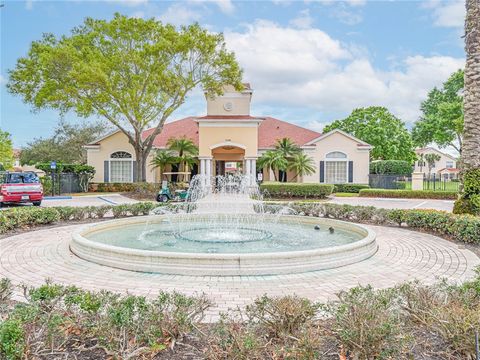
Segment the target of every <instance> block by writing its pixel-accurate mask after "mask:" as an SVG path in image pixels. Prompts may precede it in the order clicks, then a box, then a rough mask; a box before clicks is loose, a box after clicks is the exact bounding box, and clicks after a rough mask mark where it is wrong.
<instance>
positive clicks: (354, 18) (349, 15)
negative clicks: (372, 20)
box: [331, 3, 363, 25]
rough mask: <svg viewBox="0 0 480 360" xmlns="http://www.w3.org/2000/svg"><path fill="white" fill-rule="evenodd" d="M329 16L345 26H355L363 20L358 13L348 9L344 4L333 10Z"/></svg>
mask: <svg viewBox="0 0 480 360" xmlns="http://www.w3.org/2000/svg"><path fill="white" fill-rule="evenodd" d="M331 16H332V17H334V18H336V19H338V20H339V21H340V22H341V23H344V24H346V25H357V24H359V23H361V22H362V20H363V16H362V15H361V14H360V13H359V12H358V11H352V10H350V9H348V8H347V7H346V6H345V4H344V3H341V4H340V5H339V6H337V7H336V8H334V9H333V10H332V12H331Z"/></svg>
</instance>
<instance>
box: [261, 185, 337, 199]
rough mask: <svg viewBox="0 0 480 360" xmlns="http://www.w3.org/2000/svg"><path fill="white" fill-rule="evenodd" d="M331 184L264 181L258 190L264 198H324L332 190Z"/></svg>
mask: <svg viewBox="0 0 480 360" xmlns="http://www.w3.org/2000/svg"><path fill="white" fill-rule="evenodd" d="M333 188H334V186H333V185H327V184H306V183H282V182H268V181H267V182H264V183H261V184H260V191H261V192H262V193H263V194H264V196H265V198H268V199H271V198H274V199H299V198H304V199H309V198H315V199H325V198H327V196H329V195H331V194H332V192H333Z"/></svg>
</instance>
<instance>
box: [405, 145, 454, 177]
mask: <svg viewBox="0 0 480 360" xmlns="http://www.w3.org/2000/svg"><path fill="white" fill-rule="evenodd" d="M415 153H416V154H417V155H420V154H424V155H426V154H437V155H439V156H440V160H439V161H436V162H435V167H434V168H432V174H433V173H438V171H439V170H442V169H445V168H446V167H447V161H453V167H454V168H456V161H455V160H453V159H452V158H451V157H449V156H447V155H445V154H443V153H441V152H439V151H435V150H432V149H417V150H415ZM419 157H420V156H419ZM419 160H420V159H418V160H416V161H415V169H414V172H421V173H424V174H428V164H427V162H426V161H425V160H424V162H425V166H423V167H420V166H419V165H418V162H419Z"/></svg>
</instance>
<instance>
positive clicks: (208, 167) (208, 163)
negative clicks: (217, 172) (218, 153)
mask: <svg viewBox="0 0 480 360" xmlns="http://www.w3.org/2000/svg"><path fill="white" fill-rule="evenodd" d="M205 163H206V170H207V172H206V175H207V185H210V181H211V179H210V178H211V177H212V159H206V160H205Z"/></svg>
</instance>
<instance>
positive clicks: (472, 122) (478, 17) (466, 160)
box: [461, 0, 480, 171]
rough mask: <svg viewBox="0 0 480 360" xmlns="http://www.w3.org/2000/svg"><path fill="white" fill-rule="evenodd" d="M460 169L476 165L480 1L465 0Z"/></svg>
mask: <svg viewBox="0 0 480 360" xmlns="http://www.w3.org/2000/svg"><path fill="white" fill-rule="evenodd" d="M466 8H467V16H466V19H465V51H466V53H467V60H466V64H465V90H464V118H465V125H464V135H463V144H462V155H461V156H462V164H461V166H462V171H466V170H469V169H474V168H480V1H479V0H466Z"/></svg>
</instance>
